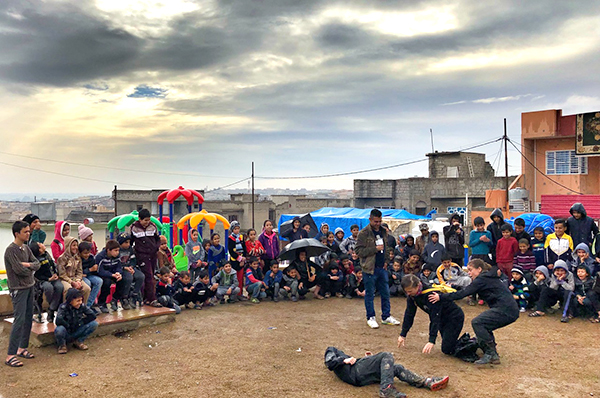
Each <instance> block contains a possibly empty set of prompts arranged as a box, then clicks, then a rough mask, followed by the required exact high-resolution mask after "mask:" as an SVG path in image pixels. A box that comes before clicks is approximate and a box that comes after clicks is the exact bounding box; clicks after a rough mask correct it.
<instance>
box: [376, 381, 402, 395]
mask: <svg viewBox="0 0 600 398" xmlns="http://www.w3.org/2000/svg"><path fill="white" fill-rule="evenodd" d="M379 396H380V397H381V398H406V394H404V393H401V392H400V391H398V390H396V387H394V385H393V384H390V385H388V386H387V387H385V388H382V389H381V390H379Z"/></svg>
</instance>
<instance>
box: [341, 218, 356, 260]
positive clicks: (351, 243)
mask: <svg viewBox="0 0 600 398" xmlns="http://www.w3.org/2000/svg"><path fill="white" fill-rule="evenodd" d="M358 231H360V228H359V227H358V225H356V224H352V225H351V226H350V232H351V233H352V235H350V236H349V237H347V238H346V239H344V241H343V242H342V243H341V244H340V250H341V251H342V253H344V254H348V255H350V254H352V253H353V252H354V247H356V237H357V236H358Z"/></svg>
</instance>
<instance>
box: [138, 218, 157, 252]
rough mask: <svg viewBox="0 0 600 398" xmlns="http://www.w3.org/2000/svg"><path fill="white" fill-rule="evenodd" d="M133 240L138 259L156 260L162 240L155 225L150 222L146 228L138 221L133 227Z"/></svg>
mask: <svg viewBox="0 0 600 398" xmlns="http://www.w3.org/2000/svg"><path fill="white" fill-rule="evenodd" d="M131 239H132V243H133V248H134V250H135V254H136V257H138V258H139V257H150V258H153V259H155V258H156V256H157V253H158V248H159V246H160V238H159V236H158V229H157V228H156V225H154V223H152V222H150V224H148V226H147V227H146V228H144V227H143V226H142V223H141V222H140V220H137V221H136V222H135V223H133V225H132V226H131ZM140 255H141V256H140Z"/></svg>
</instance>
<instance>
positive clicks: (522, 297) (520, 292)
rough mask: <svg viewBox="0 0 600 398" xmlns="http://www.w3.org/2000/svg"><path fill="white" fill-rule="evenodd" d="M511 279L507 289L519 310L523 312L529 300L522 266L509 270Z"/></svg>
mask: <svg viewBox="0 0 600 398" xmlns="http://www.w3.org/2000/svg"><path fill="white" fill-rule="evenodd" d="M511 275H512V279H511V280H510V285H508V289H509V290H510V292H511V293H512V295H513V297H514V299H515V300H516V301H517V305H518V306H519V312H525V311H526V308H527V304H528V300H529V296H530V295H529V283H527V279H525V273H524V272H523V269H522V268H519V267H514V268H513V269H512V270H511Z"/></svg>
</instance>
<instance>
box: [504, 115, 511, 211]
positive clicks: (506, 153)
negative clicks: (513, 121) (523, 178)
mask: <svg viewBox="0 0 600 398" xmlns="http://www.w3.org/2000/svg"><path fill="white" fill-rule="evenodd" d="M503 138H504V183H505V185H506V213H507V214H508V213H510V205H509V195H508V135H507V134H506V118H504V137H503Z"/></svg>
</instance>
